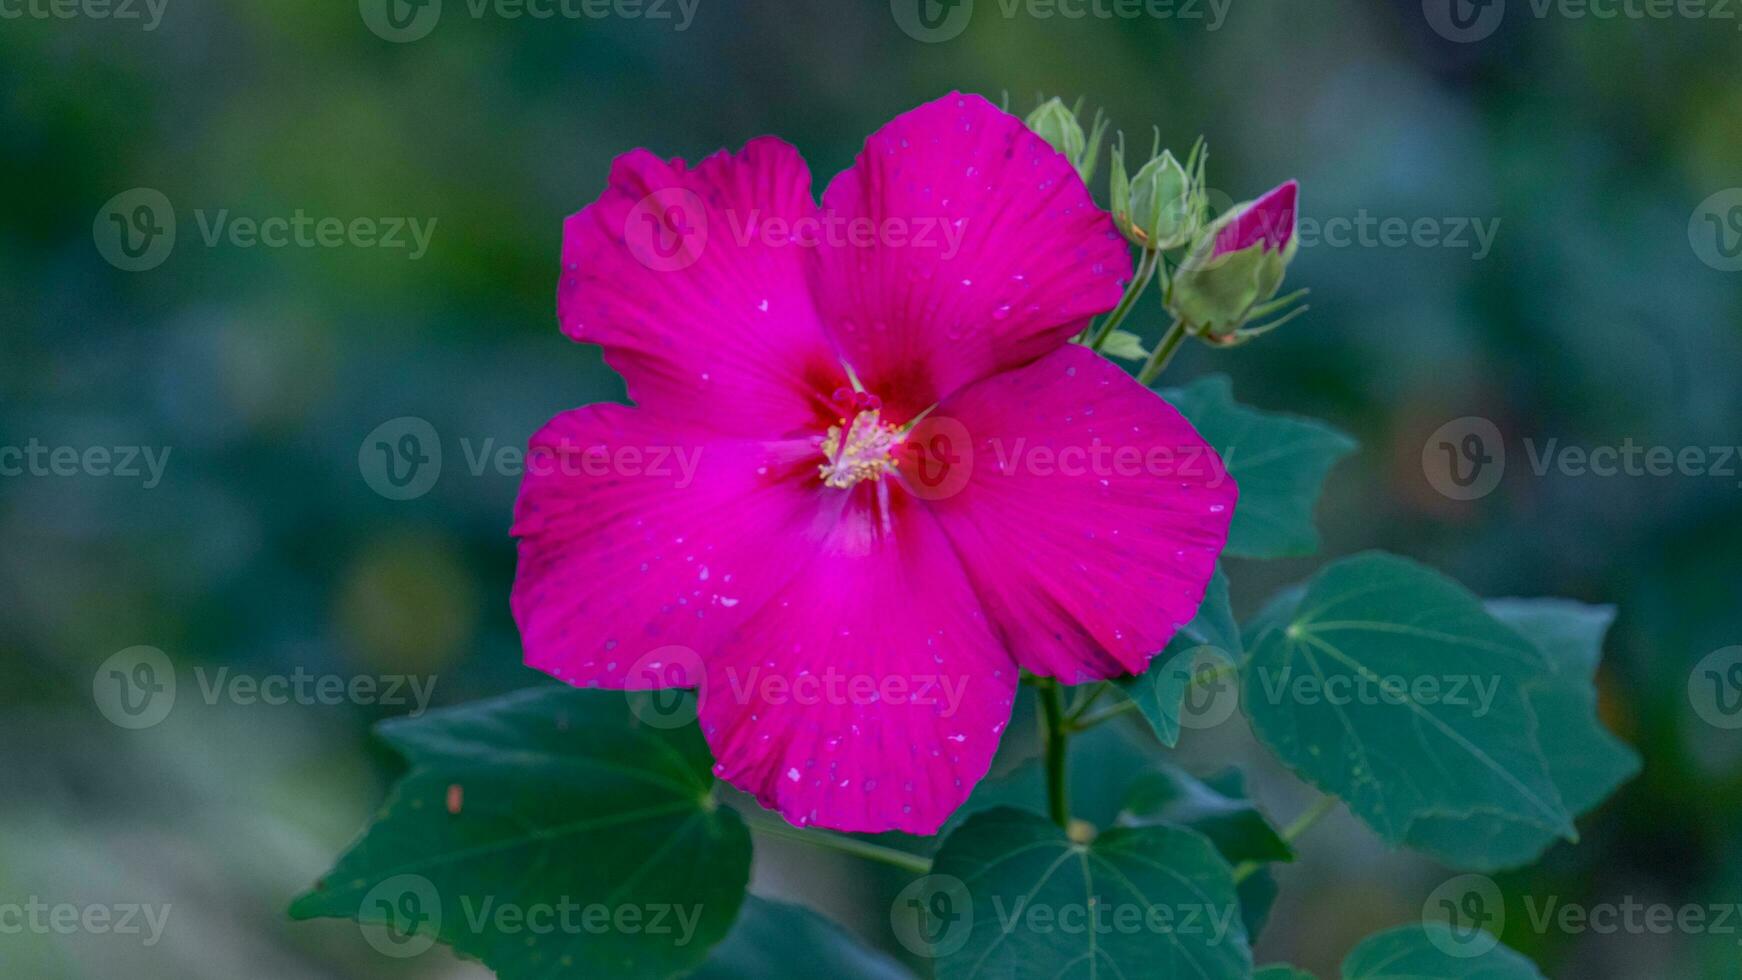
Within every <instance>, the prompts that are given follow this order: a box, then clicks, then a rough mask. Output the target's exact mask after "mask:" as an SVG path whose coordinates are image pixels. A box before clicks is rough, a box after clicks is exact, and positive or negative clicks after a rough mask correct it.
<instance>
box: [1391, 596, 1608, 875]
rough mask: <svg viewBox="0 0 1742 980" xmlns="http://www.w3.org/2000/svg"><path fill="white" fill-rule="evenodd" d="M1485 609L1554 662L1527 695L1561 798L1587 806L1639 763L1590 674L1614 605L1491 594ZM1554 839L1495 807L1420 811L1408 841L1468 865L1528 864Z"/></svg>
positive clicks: (1577, 810)
mask: <svg viewBox="0 0 1742 980" xmlns="http://www.w3.org/2000/svg"><path fill="white" fill-rule="evenodd" d="M1487 610H1488V612H1489V613H1490V614H1491V615H1493V616H1494V617H1495V618H1496V619H1498V620H1500V621H1501V622H1503V623H1505V624H1507V625H1508V626H1511V627H1512V628H1513V629H1515V630H1517V631H1518V632H1519V633H1521V634H1522V635H1524V637H1525V638H1527V639H1529V640H1530V641H1531V642H1533V643H1535V644H1536V647H1537V649H1538V650H1540V651H1542V654H1543V656H1544V658H1545V659H1546V660H1547V661H1548V663H1549V666H1550V667H1551V668H1553V673H1552V674H1551V675H1549V676H1546V677H1543V678H1541V679H1539V680H1538V681H1536V682H1535V683H1533V684H1531V685H1530V686H1529V687H1528V688H1527V689H1526V695H1525V696H1526V698H1527V699H1528V700H1529V702H1530V706H1531V708H1532V709H1534V710H1535V712H1536V716H1537V721H1538V723H1539V725H1540V729H1539V730H1538V732H1537V739H1538V741H1540V742H1541V743H1542V749H1543V754H1544V756H1545V757H1546V758H1547V760H1548V769H1549V775H1550V777H1551V778H1552V779H1553V780H1554V784H1555V788H1556V789H1557V790H1559V791H1560V795H1561V801H1562V802H1563V803H1565V804H1566V807H1567V809H1568V811H1570V812H1571V813H1573V814H1574V815H1577V814H1581V813H1584V812H1585V811H1587V810H1589V809H1591V808H1592V807H1595V806H1596V805H1597V804H1598V803H1601V802H1602V801H1603V800H1604V799H1605V798H1606V797H1608V795H1609V794H1610V793H1611V792H1613V791H1614V790H1615V788H1616V787H1617V786H1619V785H1621V784H1622V783H1623V782H1626V781H1627V780H1628V779H1630V778H1631V777H1632V776H1633V775H1634V774H1635V773H1636V772H1638V771H1639V757H1638V755H1636V754H1635V753H1634V752H1633V750H1632V749H1631V748H1629V747H1628V746H1627V745H1626V743H1624V742H1622V741H1621V740H1620V739H1617V738H1616V737H1615V736H1614V735H1611V734H1610V733H1609V731H1608V730H1607V729H1605V728H1604V727H1603V725H1602V723H1601V722H1600V721H1599V720H1598V718H1597V693H1596V690H1595V688H1594V686H1593V680H1594V678H1595V676H1596V671H1597V662H1598V660H1599V659H1601V657H1602V654H1603V637H1604V636H1605V635H1606V634H1607V633H1608V631H1609V624H1610V623H1612V622H1613V621H1614V619H1615V610H1614V608H1613V607H1610V606H1586V605H1583V604H1581V603H1577V602H1572V601H1570V600H1566V599H1492V600H1489V601H1488V603H1487ZM1554 841H1555V835H1554V834H1553V833H1551V832H1549V831H1546V830H1543V829H1542V828H1540V827H1537V826H1535V825H1533V824H1531V823H1528V822H1525V821H1519V820H1511V819H1508V818H1506V817H1504V816H1499V815H1493V814H1473V815H1470V816H1465V817H1451V816H1443V817H1442V816H1431V817H1424V818H1422V819H1421V820H1419V821H1417V822H1416V823H1415V825H1414V826H1412V827H1410V830H1409V838H1408V843H1409V846H1411V847H1414V848H1416V849H1418V850H1421V851H1425V852H1427V853H1429V854H1432V855H1433V856H1434V857H1436V858H1438V859H1440V860H1441V861H1443V862H1445V863H1446V864H1448V865H1450V866H1452V867H1455V868H1461V869H1466V870H1472V871H1493V870H1497V869H1500V868H1512V867H1517V866H1519V865H1522V864H1529V863H1531V862H1532V861H1535V860H1536V859H1537V858H1538V857H1539V856H1541V854H1542V852H1543V851H1545V850H1547V849H1548V847H1549V846H1550V845H1552V844H1553V843H1554Z"/></svg>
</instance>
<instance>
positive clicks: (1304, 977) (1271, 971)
mask: <svg viewBox="0 0 1742 980" xmlns="http://www.w3.org/2000/svg"><path fill="white" fill-rule="evenodd" d="M1252 980H1318V978H1316V977H1314V976H1313V975H1312V974H1310V973H1308V972H1307V971H1305V970H1297V969H1295V968H1294V967H1292V966H1288V965H1287V964H1284V963H1272V964H1270V965H1269V966H1261V967H1259V968H1258V971H1257V972H1256V973H1254V974H1252Z"/></svg>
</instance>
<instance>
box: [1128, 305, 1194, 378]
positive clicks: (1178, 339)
mask: <svg viewBox="0 0 1742 980" xmlns="http://www.w3.org/2000/svg"><path fill="white" fill-rule="evenodd" d="M1185 339H1186V325H1185V321H1183V320H1175V321H1173V326H1171V327H1168V328H1167V333H1166V334H1163V335H1162V338H1161V343H1159V344H1156V345H1155V353H1153V354H1151V355H1149V362H1148V363H1147V364H1144V365H1143V370H1141V371H1139V372H1137V383H1138V384H1140V385H1143V386H1145V387H1148V386H1149V383H1150V382H1152V381H1154V380H1155V379H1156V378H1158V377H1160V376H1161V372H1162V371H1164V370H1166V369H1167V362H1169V361H1171V360H1173V355H1174V354H1176V353H1178V351H1179V345H1180V344H1183V343H1185Z"/></svg>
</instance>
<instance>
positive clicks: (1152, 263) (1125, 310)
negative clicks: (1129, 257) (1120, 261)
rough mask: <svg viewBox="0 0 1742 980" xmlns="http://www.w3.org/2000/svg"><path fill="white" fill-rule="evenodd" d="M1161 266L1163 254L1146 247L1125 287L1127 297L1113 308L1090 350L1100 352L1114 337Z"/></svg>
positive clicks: (1122, 298)
mask: <svg viewBox="0 0 1742 980" xmlns="http://www.w3.org/2000/svg"><path fill="white" fill-rule="evenodd" d="M1160 265H1161V253H1160V252H1158V251H1156V250H1155V249H1152V248H1148V247H1145V248H1144V249H1143V255H1142V256H1141V257H1139V258H1138V260H1137V271H1136V272H1135V273H1134V274H1133V275H1132V277H1131V282H1129V283H1127V284H1126V286H1125V295H1123V296H1121V297H1119V305H1118V306H1115V307H1113V312H1111V313H1109V314H1107V319H1106V321H1105V322H1103V323H1102V324H1101V326H1100V328H1099V329H1098V330H1096V331H1095V338H1094V340H1092V341H1091V342H1090V343H1089V349H1090V350H1097V351H1098V350H1100V349H1101V345H1102V344H1104V343H1106V342H1107V338H1108V337H1111V336H1112V335H1113V330H1114V329H1115V328H1116V327H1118V326H1119V324H1121V323H1124V322H1125V318H1126V317H1127V316H1130V315H1131V311H1132V310H1133V309H1135V308H1136V307H1137V299H1138V297H1140V296H1142V295H1143V290H1144V289H1146V288H1148V286H1149V280H1151V279H1153V278H1155V270H1156V268H1157V267H1158V266H1160Z"/></svg>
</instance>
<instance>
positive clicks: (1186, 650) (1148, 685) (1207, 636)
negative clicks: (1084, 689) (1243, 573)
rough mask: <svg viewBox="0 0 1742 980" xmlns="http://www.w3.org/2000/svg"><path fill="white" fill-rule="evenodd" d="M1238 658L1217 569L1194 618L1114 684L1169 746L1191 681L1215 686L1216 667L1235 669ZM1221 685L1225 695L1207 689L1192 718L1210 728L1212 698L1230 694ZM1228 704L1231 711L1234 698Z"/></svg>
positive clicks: (1224, 581)
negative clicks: (1143, 665)
mask: <svg viewBox="0 0 1742 980" xmlns="http://www.w3.org/2000/svg"><path fill="white" fill-rule="evenodd" d="M1240 657H1241V649H1240V627H1239V624H1237V623H1236V622H1235V621H1234V609H1233V606H1232V605H1231V604H1230V602H1229V599H1228V576H1227V575H1226V574H1225V573H1223V571H1222V569H1221V567H1220V566H1217V568H1216V574H1215V575H1214V576H1212V577H1211V578H1210V583H1209V585H1208V587H1207V588H1206V589H1205V590H1204V601H1203V604H1202V605H1201V606H1199V607H1198V614H1197V616H1195V617H1193V619H1192V621H1191V622H1189V623H1187V624H1186V625H1185V626H1182V627H1180V630H1179V632H1178V633H1177V634H1175V635H1174V638H1173V639H1172V640H1171V641H1170V642H1169V643H1168V645H1167V649H1165V650H1163V651H1162V652H1161V653H1159V654H1156V655H1155V657H1154V658H1153V659H1151V660H1150V662H1149V669H1148V670H1145V671H1144V672H1143V673H1141V674H1135V675H1131V676H1127V677H1120V678H1117V679H1116V680H1115V682H1114V683H1116V684H1118V685H1119V689H1120V690H1121V691H1123V692H1124V693H1125V696H1126V697H1128V698H1130V699H1131V700H1133V701H1135V702H1137V709H1138V710H1139V711H1141V712H1142V713H1143V717H1144V718H1145V719H1147V720H1148V721H1149V726H1150V727H1151V728H1153V729H1155V735H1156V737H1157V738H1159V739H1161V743H1162V744H1163V745H1167V746H1173V745H1176V744H1178V743H1179V736H1180V727H1181V711H1182V709H1183V707H1184V705H1185V697H1186V693H1187V692H1188V691H1189V690H1191V686H1192V682H1193V680H1194V679H1198V680H1202V681H1204V682H1205V683H1206V684H1208V685H1215V684H1217V683H1218V682H1217V681H1215V680H1212V679H1210V675H1211V674H1213V673H1214V672H1215V671H1216V670H1218V669H1220V668H1232V667H1234V666H1236V665H1237V664H1238V663H1239V660H1240ZM1219 683H1220V684H1223V685H1228V688H1227V691H1225V692H1224V691H1222V690H1221V689H1220V688H1218V687H1211V688H1210V689H1208V690H1206V691H1205V692H1204V696H1205V699H1206V700H1205V704H1204V705H1203V710H1202V711H1200V712H1197V713H1195V714H1194V716H1193V717H1195V718H1202V720H1203V721H1205V722H1209V723H1212V724H1213V723H1214V721H1215V715H1216V714H1218V712H1217V711H1216V710H1215V709H1216V701H1215V699H1216V698H1217V696H1218V695H1219V694H1223V693H1226V694H1231V693H1232V686H1231V681H1230V680H1222V681H1220V682H1219ZM1227 704H1228V705H1229V706H1232V704H1233V700H1232V697H1229V698H1228V701H1227Z"/></svg>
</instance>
